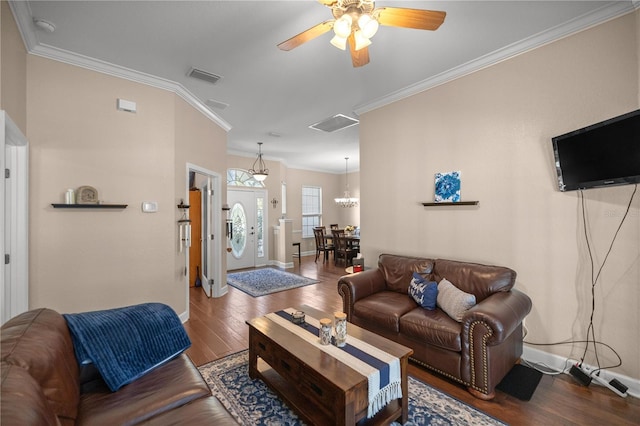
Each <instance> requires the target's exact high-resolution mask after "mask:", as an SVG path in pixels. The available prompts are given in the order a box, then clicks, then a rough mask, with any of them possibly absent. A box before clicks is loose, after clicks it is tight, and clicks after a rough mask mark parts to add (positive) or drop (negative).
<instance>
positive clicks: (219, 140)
mask: <svg viewBox="0 0 640 426" xmlns="http://www.w3.org/2000/svg"><path fill="white" fill-rule="evenodd" d="M175 99H176V106H175V114H176V126H175V132H176V133H175V154H176V160H175V187H176V197H175V199H174V200H173V201H174V205H178V204H180V200H181V199H185V200H186V196H187V194H186V191H187V184H188V182H187V180H186V179H187V174H186V172H187V171H186V164H187V163H190V164H193V165H195V166H198V167H200V168H203V169H206V170H209V171H212V172H214V173H217V174H218V175H219V179H220V188H221V192H222V194H221V200H222V201H221V204H223V203H224V202H225V200H226V199H227V195H226V184H227V165H226V163H227V156H226V151H227V133H226V131H224V129H222V128H221V127H219V126H218V125H216V124H215V123H213V122H212V121H211V120H209V119H208V118H206V117H205V116H204V115H202V114H201V113H199V112H197V111H196V110H195V109H194V108H193V107H192V106H191V105H189V104H187V103H186V102H185V101H184V100H182V99H181V98H180V97H178V96H175ZM185 202H186V201H185ZM174 207H175V206H174ZM181 216H182V211H180V210H179V209H177V208H176V209H175V216H174V221H177V220H179V219H180V217H181ZM219 217H220V219H221V223H220V232H221V234H222V235H224V220H225V215H223V214H222V213H220V216H219ZM214 231H215V230H214ZM173 234H174V236H173V238H174V241H176V242H177V241H178V238H179V234H178V226H177V225H175V222H174V226H173ZM196 238H197V236H195V235H193V236H192V239H193V241H194V242H196V241H197V240H196ZM217 241H218V243H219V245H220V246H219V249H220V253H221V256H220V258H221V261H222V265H221V268H222V271H221V272H222V280H223V282H226V264H227V263H226V256H225V253H226V252H225V251H224V249H225V248H226V240H225V239H224V238H218V239H217ZM176 256H177V257H176V260H175V262H176V269H175V271H174V273H173V277H172V278H175V279H176V280H178V281H180V280H182V281H184V267H185V257H184V255H183V254H180V253H179V251H177V252H176ZM190 279H191V280H193V277H190Z"/></svg>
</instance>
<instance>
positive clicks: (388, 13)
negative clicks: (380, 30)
mask: <svg viewBox="0 0 640 426" xmlns="http://www.w3.org/2000/svg"><path fill="white" fill-rule="evenodd" d="M374 13H375V14H377V15H378V22H379V23H380V25H387V26H390V27H402V28H414V29H417V30H431V31H434V30H437V29H438V28H439V27H440V25H441V24H442V23H443V22H444V18H445V16H447V12H440V11H437V10H422V9H405V8H401V7H380V8H378V9H376V10H375V11H374Z"/></svg>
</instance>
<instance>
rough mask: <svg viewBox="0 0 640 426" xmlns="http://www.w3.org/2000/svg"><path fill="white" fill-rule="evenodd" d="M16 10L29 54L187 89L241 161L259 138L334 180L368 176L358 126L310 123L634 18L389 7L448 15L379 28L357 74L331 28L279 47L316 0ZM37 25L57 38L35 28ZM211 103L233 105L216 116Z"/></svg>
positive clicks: (493, 4)
mask: <svg viewBox="0 0 640 426" xmlns="http://www.w3.org/2000/svg"><path fill="white" fill-rule="evenodd" d="M10 4H11V7H12V10H13V12H14V15H15V16H16V20H17V21H18V25H19V27H20V31H21V33H22V36H23V38H24V39H25V43H26V44H27V49H28V50H29V51H30V52H31V53H34V54H39V55H42V56H46V57H51V58H55V59H59V60H63V61H66V62H70V63H75V64H78V65H81V66H86V67H89V68H92V69H98V70H101V71H105V72H109V73H111V74H114V75H121V76H124V77H127V78H131V79H134V80H138V81H143V82H149V83H150V84H154V85H157V86H159V87H164V88H168V89H169V90H175V91H176V92H177V93H179V94H180V95H181V96H182V97H183V98H185V99H187V100H188V101H189V102H191V103H192V104H194V105H195V106H197V107H198V108H199V109H201V110H202V111H203V113H205V114H207V115H209V116H210V117H211V118H212V119H213V120H215V121H217V122H219V123H220V124H221V125H222V126H223V127H229V128H230V130H229V133H228V152H229V153H232V154H239V155H247V156H248V157H255V155H256V152H257V145H256V142H258V141H260V142H264V145H263V152H264V155H265V158H267V159H280V160H282V161H284V163H285V164H287V166H289V167H294V168H302V169H310V170H318V171H325V172H330V173H343V172H344V166H345V162H344V157H347V156H348V157H350V159H349V170H350V171H355V170H358V169H359V159H358V157H359V149H360V146H359V141H358V126H353V127H350V128H347V129H344V130H340V131H336V132H333V133H322V132H318V131H316V130H312V129H309V128H308V126H309V125H311V124H313V123H316V122H318V121H320V120H323V119H325V118H328V117H331V116H333V115H335V114H344V115H347V116H351V117H356V118H357V117H358V113H363V112H366V111H368V110H371V109H373V108H376V107H378V106H381V105H384V104H387V103H389V102H392V101H394V100H397V99H400V98H402V97H405V96H408V95H411V94H413V93H417V92H419V91H422V90H425V89H428V88H429V87H432V86H434V85H437V84H441V83H443V82H446V81H448V80H450V79H452V78H456V77H459V76H461V75H464V74H466V73H469V72H472V71H474V70H476V69H480V68H482V67H485V66H487V65H490V64H492V63H495V62H497V61H500V60H503V59H505V58H508V57H510V56H513V55H515V54H518V53H520V52H523V51H526V50H529V49H531V48H534V47H537V46H539V45H541V44H544V43H547V42H549V41H552V40H554V39H557V38H559V37H563V36H566V35H567V34H571V33H574V32H576V31H579V30H580V29H583V28H586V27H588V26H592V25H594V24H597V23H599V22H602V21H604V20H607V19H611V18H612V17H615V16H619V15H621V14H623V13H626V12H628V11H630V10H633V3H632V2H631V1H617V2H611V1H609V2H604V1H383V0H380V1H379V2H377V3H376V6H378V7H380V6H394V7H410V8H416V9H430V10H442V11H445V12H447V17H446V19H445V21H444V23H443V24H442V26H441V27H440V28H439V29H438V30H437V31H422V30H414V29H405V28H392V27H380V29H379V30H378V33H377V34H376V35H375V36H374V37H373V39H372V41H373V44H372V45H371V46H370V47H369V54H370V57H371V62H370V63H369V64H368V65H366V66H364V67H361V68H353V67H352V65H351V60H350V57H349V53H348V51H347V52H345V51H341V50H338V49H336V48H335V47H333V46H331V45H330V44H329V40H330V39H331V33H327V34H324V35H323V36H320V37H318V38H316V39H314V40H312V41H310V42H308V43H305V44H303V45H302V46H300V47H298V48H296V49H294V50H292V51H289V52H284V51H281V50H279V49H278V48H276V45H277V44H278V43H280V42H282V41H284V40H286V39H288V38H290V37H292V36H294V35H295V34H298V33H299V32H302V31H304V30H306V29H307V28H309V27H311V26H313V25H315V24H317V23H320V22H322V21H325V20H327V19H329V18H331V11H330V10H329V9H328V8H327V7H326V6H323V5H322V4H320V3H318V2H317V1H313V0H307V1H15V2H11V3H10ZM33 18H40V19H45V20H47V21H50V22H51V23H53V24H54V25H55V31H54V32H53V33H48V32H45V31H42V30H40V29H38V28H36V27H35V25H34V24H33ZM612 48H615V46H612ZM191 67H196V68H199V69H203V70H206V71H210V72H212V73H214V74H217V75H220V76H222V79H221V80H220V81H218V82H217V83H216V84H215V85H211V84H209V83H205V82H202V81H199V80H195V79H193V78H191V77H188V76H187V72H188V71H189V70H190V69H191ZM209 99H213V100H215V101H218V102H223V103H225V104H228V105H229V106H228V107H227V108H225V109H217V108H209V107H207V106H206V105H205V102H206V101H207V100H209ZM131 100H133V101H135V99H131ZM140 107H142V106H140ZM140 107H139V108H140ZM270 132H275V133H277V134H279V135H280V136H279V137H274V136H270V135H269V133H270ZM390 143H392V141H390ZM364 148H365V147H363V149H364ZM251 162H252V161H251V160H248V162H247V167H249V166H250V165H251V164H250V163H251Z"/></svg>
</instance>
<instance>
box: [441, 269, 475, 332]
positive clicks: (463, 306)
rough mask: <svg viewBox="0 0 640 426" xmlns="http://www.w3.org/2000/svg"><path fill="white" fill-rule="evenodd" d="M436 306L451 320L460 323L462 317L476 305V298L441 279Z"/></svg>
mask: <svg viewBox="0 0 640 426" xmlns="http://www.w3.org/2000/svg"><path fill="white" fill-rule="evenodd" d="M437 304H438V306H439V307H440V309H442V310H443V311H445V312H446V313H447V315H449V316H450V317H451V318H453V319H454V320H456V321H458V322H462V315H464V313H465V312H466V311H468V310H469V309H470V308H471V307H472V306H474V305H475V304H476V296H474V295H473V294H469V293H465V292H464V291H462V290H460V289H459V288H458V287H456V286H454V285H453V284H451V282H449V281H447V279H446V278H443V279H442V281H440V284H438V299H437Z"/></svg>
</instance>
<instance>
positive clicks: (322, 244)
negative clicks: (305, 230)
mask: <svg viewBox="0 0 640 426" xmlns="http://www.w3.org/2000/svg"><path fill="white" fill-rule="evenodd" d="M313 236H314V237H315V239H316V262H318V256H319V255H320V253H323V258H322V259H323V260H322V263H324V262H326V261H327V260H329V252H331V251H333V252H334V253H333V256H334V257H335V255H336V254H335V247H334V244H335V243H333V244H328V243H327V242H326V240H325V238H324V236H325V227H324V226H316V227H315V228H313Z"/></svg>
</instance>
